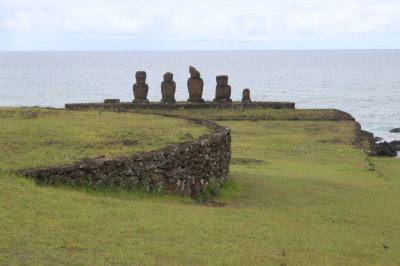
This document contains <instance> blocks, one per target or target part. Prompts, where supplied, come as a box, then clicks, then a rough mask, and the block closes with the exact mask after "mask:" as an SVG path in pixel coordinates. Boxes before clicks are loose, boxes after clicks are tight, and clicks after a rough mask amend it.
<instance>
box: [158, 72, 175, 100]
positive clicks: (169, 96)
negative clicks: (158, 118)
mask: <svg viewBox="0 0 400 266" xmlns="http://www.w3.org/2000/svg"><path fill="white" fill-rule="evenodd" d="M173 79H174V74H172V73H170V72H167V73H165V74H164V81H163V82H161V95H162V99H161V102H162V103H175V102H176V101H175V89H176V83H175V81H173Z"/></svg>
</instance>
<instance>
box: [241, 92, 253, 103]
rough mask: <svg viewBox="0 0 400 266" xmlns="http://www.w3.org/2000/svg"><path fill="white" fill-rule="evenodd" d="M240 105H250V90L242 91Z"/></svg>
mask: <svg viewBox="0 0 400 266" xmlns="http://www.w3.org/2000/svg"><path fill="white" fill-rule="evenodd" d="M242 103H243V104H248V103H251V99H250V90H249V89H244V90H243V93H242Z"/></svg>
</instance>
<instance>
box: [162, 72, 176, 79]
mask: <svg viewBox="0 0 400 266" xmlns="http://www.w3.org/2000/svg"><path fill="white" fill-rule="evenodd" d="M173 79H174V74H172V73H171V72H167V73H165V74H164V81H172V80H173Z"/></svg>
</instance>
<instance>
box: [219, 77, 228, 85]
mask: <svg viewBox="0 0 400 266" xmlns="http://www.w3.org/2000/svg"><path fill="white" fill-rule="evenodd" d="M217 85H228V76H226V75H222V76H217Z"/></svg>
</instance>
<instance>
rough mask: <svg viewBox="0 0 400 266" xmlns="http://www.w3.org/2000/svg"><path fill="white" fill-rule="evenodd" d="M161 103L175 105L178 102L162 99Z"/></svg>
mask: <svg viewBox="0 0 400 266" xmlns="http://www.w3.org/2000/svg"><path fill="white" fill-rule="evenodd" d="M161 103H165V104H174V103H176V100H175V99H161Z"/></svg>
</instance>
